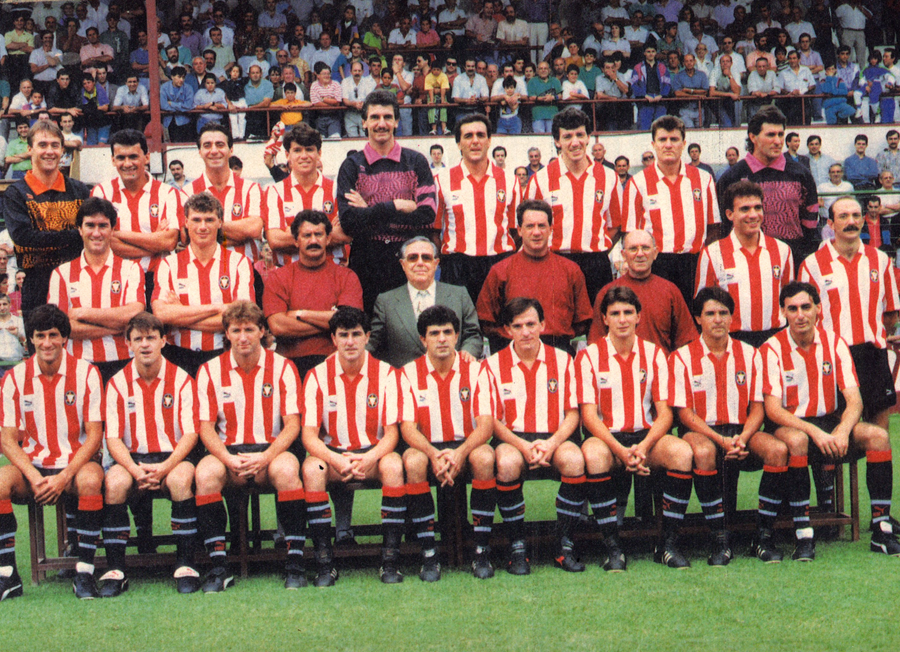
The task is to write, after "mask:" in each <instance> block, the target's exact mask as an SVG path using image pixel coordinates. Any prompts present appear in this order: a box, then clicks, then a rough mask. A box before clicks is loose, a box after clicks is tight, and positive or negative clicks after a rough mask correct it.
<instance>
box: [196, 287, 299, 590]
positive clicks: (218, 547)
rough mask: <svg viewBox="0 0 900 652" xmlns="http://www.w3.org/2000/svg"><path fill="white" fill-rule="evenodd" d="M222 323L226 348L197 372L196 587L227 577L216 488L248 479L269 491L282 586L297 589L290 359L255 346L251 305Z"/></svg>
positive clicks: (294, 399)
mask: <svg viewBox="0 0 900 652" xmlns="http://www.w3.org/2000/svg"><path fill="white" fill-rule="evenodd" d="M222 325H223V326H224V328H225V338H226V341H227V343H228V348H227V349H226V351H225V353H223V354H222V355H220V356H219V357H217V358H214V359H212V360H210V361H209V362H207V363H206V364H204V365H203V366H202V367H200V371H199V372H198V374H197V403H198V406H199V410H198V412H199V417H200V440H201V441H202V442H203V445H204V446H205V447H206V450H207V451H209V454H208V455H207V456H206V457H204V458H203V459H202V460H200V463H199V464H197V472H196V476H195V477H196V481H197V517H198V520H199V522H200V532H201V534H202V535H203V541H204V542H205V544H206V551H207V552H208V553H209V558H210V560H211V561H212V564H213V568H212V570H210V571H209V573H208V574H207V576H206V579H205V580H204V582H203V586H202V589H203V592H204V593H218V592H221V591H224V590H225V589H227V588H228V586H229V585H230V584H232V583H233V581H234V578H233V577H232V575H231V573H230V572H229V571H228V567H227V565H226V563H225V523H226V521H227V516H226V513H225V504H224V503H223V502H222V490H223V489H224V488H225V487H226V486H230V487H245V486H247V485H251V484H255V485H258V486H270V487H273V488H274V489H275V491H276V492H277V500H276V502H275V513H276V514H277V516H278V522H279V523H280V524H281V526H282V527H283V528H284V538H285V542H286V543H287V563H286V564H285V579H284V587H285V588H286V589H299V588H301V587H303V586H306V578H305V577H304V575H303V546H304V544H305V543H306V537H305V536H304V533H303V526H304V520H305V516H306V503H305V496H304V493H303V485H302V484H301V483H300V462H299V460H298V459H297V456H296V455H294V453H292V452H291V451H290V450H289V449H290V447H291V444H293V443H294V441H295V440H296V439H297V436H298V435H299V434H300V411H301V410H300V397H301V394H300V377H299V376H298V375H297V369H296V368H295V367H294V365H293V364H292V363H291V361H290V360H288V359H287V358H284V357H282V356H280V355H278V354H277V353H274V352H273V351H270V350H268V349H267V348H265V347H264V346H263V344H264V342H265V340H266V339H267V337H268V333H267V331H266V318H265V317H264V316H263V312H262V310H260V309H259V307H258V306H257V305H256V304H255V303H252V302H250V301H236V302H234V303H233V304H231V305H230V306H228V307H227V308H226V309H225V311H224V312H223V313H222ZM266 344H267V342H266Z"/></svg>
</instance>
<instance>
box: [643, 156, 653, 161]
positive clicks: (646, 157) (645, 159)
mask: <svg viewBox="0 0 900 652" xmlns="http://www.w3.org/2000/svg"><path fill="white" fill-rule="evenodd" d="M653 158H654V157H652V156H643V157H641V160H642V161H652V160H653Z"/></svg>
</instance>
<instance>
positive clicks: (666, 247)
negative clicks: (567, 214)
mask: <svg viewBox="0 0 900 652" xmlns="http://www.w3.org/2000/svg"><path fill="white" fill-rule="evenodd" d="M650 131H651V134H652V136H653V149H654V151H655V152H656V163H655V164H653V165H649V166H647V167H645V168H644V169H643V170H641V171H640V172H638V173H637V174H635V175H634V176H633V177H631V179H630V180H629V181H628V185H626V186H625V200H624V202H623V212H624V215H623V216H622V223H623V224H624V230H625V231H626V232H628V231H634V230H635V229H646V230H647V231H649V232H650V233H651V234H653V237H654V238H655V239H656V244H657V246H658V247H659V251H660V254H659V256H658V257H657V259H656V264H655V265H654V268H653V271H654V273H655V274H657V275H659V276H662V277H663V278H664V279H666V280H668V281H671V282H672V283H674V284H675V285H677V286H678V287H679V289H680V290H681V293H682V295H684V299H685V301H686V302H688V303H690V300H691V297H692V296H693V292H694V273H695V271H696V269H695V268H696V266H697V254H699V253H700V249H702V248H703V245H704V244H705V243H706V242H708V241H711V240H715V239H716V237H717V236H718V232H719V229H718V226H717V225H718V224H719V222H720V221H721V220H720V218H719V204H718V200H717V199H716V184H715V182H714V181H713V178H712V175H711V174H709V173H708V172H706V171H705V170H700V169H698V168H695V167H694V166H692V165H685V164H683V163H682V161H681V157H682V154H683V153H684V133H685V132H684V122H682V120H681V119H680V118H676V117H675V116H671V115H666V116H663V117H661V118H658V119H657V120H654V122H653V126H652V127H651V130H650Z"/></svg>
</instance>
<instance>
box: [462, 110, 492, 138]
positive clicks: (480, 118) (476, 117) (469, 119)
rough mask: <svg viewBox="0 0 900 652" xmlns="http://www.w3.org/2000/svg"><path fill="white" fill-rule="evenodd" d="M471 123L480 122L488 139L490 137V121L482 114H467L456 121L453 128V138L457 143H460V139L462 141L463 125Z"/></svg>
mask: <svg viewBox="0 0 900 652" xmlns="http://www.w3.org/2000/svg"><path fill="white" fill-rule="evenodd" d="M473 122H480V123H481V124H483V125H484V128H485V129H486V130H487V135H488V138H490V137H491V121H490V119H489V118H488V117H487V116H486V115H484V114H483V113H469V114H467V115H464V116H463V117H461V118H460V119H459V120H457V121H456V124H455V125H454V126H453V137H454V138H455V139H456V142H457V143H458V142H459V141H460V139H462V128H463V125H468V124H472V123H473Z"/></svg>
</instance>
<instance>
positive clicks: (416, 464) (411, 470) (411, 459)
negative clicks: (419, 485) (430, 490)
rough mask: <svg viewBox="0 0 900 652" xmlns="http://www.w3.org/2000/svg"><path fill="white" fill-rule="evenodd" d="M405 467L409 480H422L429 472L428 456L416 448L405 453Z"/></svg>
mask: <svg viewBox="0 0 900 652" xmlns="http://www.w3.org/2000/svg"><path fill="white" fill-rule="evenodd" d="M403 468H404V469H405V470H406V476H407V479H408V481H409V482H421V481H422V480H424V479H425V475H426V474H427V473H428V456H427V455H425V453H423V452H422V451H419V450H416V449H414V448H410V449H408V450H407V451H406V452H405V453H403Z"/></svg>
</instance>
